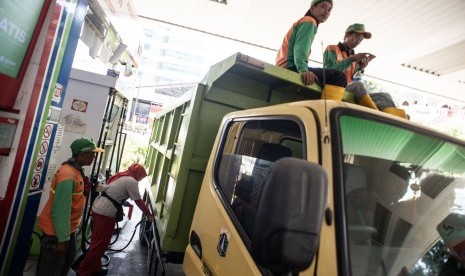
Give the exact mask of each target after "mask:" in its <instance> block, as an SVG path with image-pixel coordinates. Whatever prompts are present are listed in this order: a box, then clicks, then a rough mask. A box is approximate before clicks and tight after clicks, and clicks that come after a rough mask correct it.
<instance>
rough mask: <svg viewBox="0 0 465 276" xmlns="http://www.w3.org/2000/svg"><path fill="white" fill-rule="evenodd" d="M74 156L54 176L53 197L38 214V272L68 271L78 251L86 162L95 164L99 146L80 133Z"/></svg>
mask: <svg viewBox="0 0 465 276" xmlns="http://www.w3.org/2000/svg"><path fill="white" fill-rule="evenodd" d="M70 147H71V152H72V157H71V158H70V159H68V160H67V161H65V162H64V163H63V164H62V165H61V166H60V168H59V169H58V170H57V172H56V173H55V175H54V176H53V179H52V183H51V184H50V197H49V198H48V201H47V203H46V204H45V207H44V209H43V210H42V213H41V214H40V216H39V229H40V230H41V231H42V233H43V237H42V240H41V246H40V247H41V250H40V257H39V264H38V267H37V275H39V276H41V275H47V276H48V275H57V276H59V275H66V274H67V273H68V270H69V268H70V267H71V264H72V263H73V261H74V257H75V254H76V240H75V239H76V235H75V233H76V231H77V229H78V227H79V225H80V223H81V217H82V210H83V209H84V204H85V201H86V199H85V195H84V192H85V189H86V187H87V186H88V183H89V182H88V180H86V179H87V177H86V176H85V175H84V169H83V168H82V167H83V166H89V165H91V164H92V162H93V161H94V158H95V153H96V152H103V149H101V148H97V147H96V146H95V144H94V142H93V141H92V140H91V139H88V138H84V137H81V138H79V139H76V140H74V141H73V142H72V143H71V145H70Z"/></svg>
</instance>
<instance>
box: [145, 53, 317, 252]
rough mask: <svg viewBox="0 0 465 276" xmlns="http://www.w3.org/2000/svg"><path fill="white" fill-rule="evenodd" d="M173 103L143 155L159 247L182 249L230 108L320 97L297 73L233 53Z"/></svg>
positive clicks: (159, 118)
mask: <svg viewBox="0 0 465 276" xmlns="http://www.w3.org/2000/svg"><path fill="white" fill-rule="evenodd" d="M188 94H189V96H188V97H187V98H186V100H185V101H182V102H180V103H179V104H178V105H175V107H173V108H170V109H168V110H164V112H163V113H162V114H159V115H158V116H157V117H156V118H155V122H154V125H153V132H152V135H151V138H150V145H149V150H148V155H147V160H146V166H147V168H148V173H149V177H148V178H149V181H150V184H151V188H150V189H149V190H148V191H147V192H148V194H149V195H150V201H151V205H152V206H153V207H154V208H155V209H156V215H157V216H156V223H157V228H158V232H159V236H160V237H159V238H160V245H161V249H162V251H163V252H165V253H171V252H179V253H181V252H184V250H185V248H186V246H187V243H188V237H189V229H190V225H191V221H192V217H193V214H194V209H195V205H196V202H197V197H198V194H199V191H200V186H201V184H202V180H203V176H204V173H205V168H206V166H207V162H208V159H209V157H210V153H211V150H212V147H213V143H214V140H215V138H216V134H217V131H218V127H219V125H220V123H221V120H222V118H223V116H224V115H225V114H227V113H229V112H232V111H237V110H244V109H251V108H257V107H264V106H270V105H275V104H280V103H286V102H293V101H301V100H308V99H319V98H320V88H319V87H318V86H316V85H315V86H310V87H308V86H304V85H303V84H302V83H301V81H300V76H299V74H297V73H295V72H292V71H289V70H286V69H284V68H280V67H277V66H274V65H271V64H268V63H265V62H262V61H260V60H257V59H254V58H252V57H249V56H247V55H244V54H241V53H237V54H235V55H233V56H231V57H229V58H227V59H225V60H223V61H221V62H219V63H218V64H215V65H213V66H212V67H211V69H210V70H209V71H208V73H207V75H206V76H205V78H204V80H203V81H202V82H201V83H199V84H198V85H197V87H196V88H194V89H193V90H192V91H190V93H188Z"/></svg>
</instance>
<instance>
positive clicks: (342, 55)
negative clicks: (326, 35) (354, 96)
mask: <svg viewBox="0 0 465 276" xmlns="http://www.w3.org/2000/svg"><path fill="white" fill-rule="evenodd" d="M328 50H330V51H332V52H333V53H334V54H335V55H336V60H337V62H338V63H339V62H341V61H342V60H344V59H346V58H348V57H349V56H348V55H347V52H346V51H341V49H340V48H339V46H338V45H329V46H328ZM355 67H356V63H355V62H352V65H351V66H350V67H349V68H347V69H346V70H345V71H344V74H345V75H346V79H347V83H351V82H353V80H352V76H353V75H354V73H355Z"/></svg>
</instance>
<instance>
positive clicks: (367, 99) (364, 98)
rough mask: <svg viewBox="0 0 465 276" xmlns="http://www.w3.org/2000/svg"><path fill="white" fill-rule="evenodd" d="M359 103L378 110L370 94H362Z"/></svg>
mask: <svg viewBox="0 0 465 276" xmlns="http://www.w3.org/2000/svg"><path fill="white" fill-rule="evenodd" d="M359 104H360V105H363V106H366V107H368V108H371V109H375V110H378V107H377V106H376V104H375V102H373V100H372V99H371V97H370V95H368V94H365V95H363V96H362V98H361V99H360V101H359Z"/></svg>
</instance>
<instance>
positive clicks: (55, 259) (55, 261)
mask: <svg viewBox="0 0 465 276" xmlns="http://www.w3.org/2000/svg"><path fill="white" fill-rule="evenodd" d="M69 238H70V239H69V241H68V251H67V252H65V253H61V254H60V253H58V252H55V248H56V245H57V243H58V240H57V237H56V236H48V235H44V236H43V237H42V240H41V243H40V257H39V263H38V265H37V276H46V275H47V276H48V275H50V276H66V275H68V271H69V269H70V267H71V265H72V263H73V261H74V257H75V256H76V235H75V234H74V233H73V234H71V235H70V237H69Z"/></svg>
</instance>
